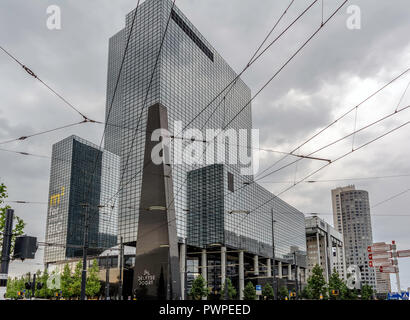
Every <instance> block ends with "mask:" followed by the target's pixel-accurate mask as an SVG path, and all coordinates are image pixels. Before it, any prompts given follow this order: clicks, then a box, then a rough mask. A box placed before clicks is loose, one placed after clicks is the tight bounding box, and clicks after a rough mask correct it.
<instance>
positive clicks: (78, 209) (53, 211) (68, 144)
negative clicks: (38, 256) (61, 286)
mask: <svg viewBox="0 0 410 320" xmlns="http://www.w3.org/2000/svg"><path fill="white" fill-rule="evenodd" d="M119 164H120V163H119V157H118V156H117V155H115V154H113V153H111V152H107V151H103V150H100V149H99V148H98V147H97V146H96V145H94V144H92V143H90V142H88V141H86V140H84V139H81V138H79V137H77V136H70V137H68V138H66V139H64V140H61V141H59V142H57V143H56V144H54V145H53V149H52V160H51V170H50V187H49V203H48V213H47V227H46V243H48V244H49V245H50V246H46V248H45V254H44V262H45V263H46V264H48V263H53V262H58V261H62V260H66V259H70V258H76V257H80V256H81V255H82V252H83V249H82V245H83V240H84V217H85V210H86V208H87V210H88V214H89V222H90V223H89V246H90V250H89V254H90V255H93V254H94V255H95V254H97V253H98V252H101V251H102V250H104V248H109V247H112V246H114V245H115V244H116V243H117V216H118V212H117V210H118V208H117V207H115V206H114V207H109V206H106V207H103V206H102V204H104V203H106V202H107V201H108V200H109V199H110V198H111V197H113V196H114V194H115V192H117V190H118V179H119V177H118V172H119Z"/></svg>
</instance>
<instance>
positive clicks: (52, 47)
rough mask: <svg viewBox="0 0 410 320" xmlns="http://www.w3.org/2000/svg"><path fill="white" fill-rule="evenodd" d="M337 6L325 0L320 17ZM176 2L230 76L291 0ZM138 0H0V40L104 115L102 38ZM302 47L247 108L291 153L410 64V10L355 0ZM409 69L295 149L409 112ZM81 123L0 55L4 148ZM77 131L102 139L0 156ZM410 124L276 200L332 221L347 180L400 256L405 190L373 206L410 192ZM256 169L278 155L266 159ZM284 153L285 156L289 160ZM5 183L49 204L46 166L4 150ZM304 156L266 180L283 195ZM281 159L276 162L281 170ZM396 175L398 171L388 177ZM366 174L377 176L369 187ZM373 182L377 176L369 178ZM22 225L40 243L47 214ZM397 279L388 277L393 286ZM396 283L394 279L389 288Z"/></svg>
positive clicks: (30, 209)
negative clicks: (52, 18) (56, 20)
mask: <svg viewBox="0 0 410 320" xmlns="http://www.w3.org/2000/svg"><path fill="white" fill-rule="evenodd" d="M308 3H309V2H308V1H303V0H295V2H294V5H293V6H292V7H291V9H290V10H289V12H288V13H287V15H286V16H285V17H284V19H283V21H282V22H281V24H279V26H278V28H277V30H276V31H275V33H274V35H273V36H272V38H271V39H273V37H275V35H277V34H278V33H279V32H280V31H281V30H283V29H284V28H285V27H286V26H287V25H288V24H289V23H290V22H291V21H292V20H293V19H294V18H295V17H296V16H297V15H298V13H299V12H301V10H303V9H304V8H305V7H306V6H307V4H308ZM340 3H342V1H335V0H325V1H324V16H325V19H326V18H327V17H328V16H329V15H330V14H331V12H332V11H333V10H335V9H336V8H337V7H338V5H339V4H340ZM54 4H57V5H59V6H60V7H61V13H62V29H61V30H49V29H48V28H47V26H46V20H47V17H48V16H47V12H46V10H47V7H48V6H49V5H54ZM176 4H177V6H179V8H180V9H181V10H182V11H183V12H184V13H185V14H186V15H187V16H188V18H189V19H190V20H191V21H192V22H193V23H194V24H195V25H196V26H197V27H198V29H199V30H200V31H201V33H202V34H203V35H204V36H205V37H206V38H207V39H208V40H209V42H210V43H212V44H213V46H214V47H215V48H216V49H217V50H218V51H219V52H220V54H221V55H222V56H223V57H224V58H225V59H226V60H227V61H228V62H229V63H230V64H231V66H232V67H233V68H234V69H235V70H236V71H238V72H239V71H240V70H241V69H242V68H243V67H244V65H245V64H246V63H247V61H248V60H249V58H250V57H251V56H252V53H253V52H254V50H255V49H256V48H257V47H258V45H259V44H260V42H261V41H262V40H263V38H264V37H265V35H266V34H267V32H268V31H269V30H270V28H271V27H272V26H273V24H274V23H275V22H276V20H277V19H278V18H279V17H280V15H281V14H282V12H283V10H284V9H285V8H286V7H287V5H288V4H289V1H288V0H278V1H271V0H258V1H251V0H224V1H219V0H177V1H176ZM135 5H136V1H135V0H117V1H110V0H86V1H79V0H58V1H57V0H53V1H45V0H31V1H26V0H2V1H1V3H0V45H1V46H3V47H4V48H6V49H7V50H9V51H10V52H11V53H13V54H14V55H15V56H17V57H18V58H19V59H20V60H21V61H22V62H23V63H24V64H26V65H27V66H29V67H30V68H31V69H32V70H33V71H34V72H35V73H37V74H38V76H39V77H40V78H42V79H43V80H45V81H47V82H48V83H49V84H52V86H53V87H54V88H55V89H56V90H57V91H59V92H60V93H61V94H62V95H63V96H64V97H66V98H67V99H68V100H69V101H70V102H72V103H73V104H74V105H76V106H78V107H79V109H81V111H82V112H84V113H85V114H87V115H88V116H89V117H91V118H93V119H96V120H103V119H104V108H105V90H106V76H107V75H106V73H107V54H108V52H107V49H108V38H109V37H110V36H112V35H113V34H114V33H116V32H117V31H118V30H120V29H121V28H122V27H123V26H124V17H125V14H126V13H127V12H129V11H130V10H132V9H133V7H134V6H135ZM348 5H356V6H359V8H360V9H361V28H360V29H355V30H351V29H349V28H348V27H347V24H346V23H347V20H348V19H349V16H350V15H349V14H348V12H347V8H348ZM348 5H346V6H345V7H344V8H343V9H342V10H341V11H340V12H339V13H338V14H337V15H336V16H335V17H334V19H332V20H331V21H330V22H329V24H328V25H326V26H325V27H324V28H323V29H322V30H321V31H320V33H319V34H318V36H317V37H316V38H314V39H313V40H312V41H311V42H310V43H309V44H308V46H307V47H306V48H305V49H304V50H303V51H302V52H301V53H300V54H299V55H298V56H297V57H296V58H295V59H294V60H292V62H291V63H290V64H289V65H288V66H287V67H286V68H285V69H284V70H283V71H282V72H281V73H280V74H279V75H278V77H277V78H276V79H275V80H274V81H272V83H271V84H270V86H269V87H268V88H266V89H265V90H264V91H263V93H262V94H261V95H260V96H258V97H257V99H256V100H255V102H254V103H253V106H252V108H253V123H254V127H255V128H258V129H260V138H261V141H260V143H261V146H262V147H264V148H272V149H275V150H282V151H291V150H293V149H294V148H295V147H297V146H298V145H299V144H301V143H302V142H303V141H305V140H306V139H307V138H308V137H309V136H311V135H312V134H314V133H315V132H317V131H318V130H320V129H321V128H323V127H324V126H326V125H327V124H329V123H330V122H331V121H332V120H333V119H335V118H336V117H338V116H339V115H341V114H343V113H344V112H345V111H347V110H349V109H350V108H352V107H354V106H355V105H357V104H358V103H359V102H361V101H362V100H363V99H365V98H366V97H367V96H369V95H370V94H371V93H373V92H374V91H376V90H377V89H378V88H379V87H381V86H383V85H384V84H385V83H387V82H389V81H390V80H391V79H393V78H394V77H396V76H397V75H399V74H400V73H402V72H403V71H404V70H406V69H407V68H409V66H410V38H409V30H410V17H409V15H410V12H409V4H408V1H406V0H393V1H381V0H360V1H359V0H355V1H353V0H350V1H349V2H348ZM321 12H322V10H321V5H320V1H319V2H318V4H316V5H315V6H314V7H313V9H312V10H311V11H310V12H309V13H308V14H307V15H306V16H305V17H303V19H301V20H300V21H299V22H298V23H297V24H296V25H295V26H294V27H293V28H292V29H291V30H289V32H288V33H286V35H285V36H284V37H282V38H281V39H280V41H278V42H277V43H276V44H275V45H274V46H273V47H272V48H271V49H270V50H269V51H268V52H267V53H266V55H264V56H263V58H261V59H260V60H259V61H258V62H257V63H256V64H255V65H254V66H253V67H252V68H250V69H249V70H248V71H247V73H246V74H245V75H244V77H243V78H244V80H245V82H246V83H247V84H248V85H249V86H250V88H251V89H252V92H253V93H255V92H257V90H258V89H259V88H260V87H261V86H262V85H263V84H264V83H265V82H266V81H267V80H268V79H269V78H270V77H271V76H272V75H273V74H274V73H275V72H276V71H277V70H278V69H279V68H280V67H281V65H283V63H284V62H286V60H287V59H288V58H289V57H290V56H291V55H292V54H293V53H294V52H295V51H296V50H297V49H298V48H299V46H300V45H301V44H302V43H303V42H304V41H305V40H306V39H307V38H308V37H309V36H310V35H311V34H312V33H313V32H314V31H315V30H316V29H317V28H318V27H319V25H320V23H321V19H322V18H321V16H322V13H321ZM409 81H410V72H409V74H406V75H405V76H403V77H402V78H400V79H399V80H398V81H396V82H395V83H394V84H393V85H391V86H389V87H388V88H387V89H386V90H384V91H383V92H382V93H380V94H379V95H377V96H375V97H374V98H373V99H371V100H370V101H368V102H367V103H365V104H364V105H362V106H361V107H360V108H359V109H358V112H357V121H356V126H355V113H351V114H349V115H348V116H347V117H345V118H344V119H343V120H342V121H340V122H338V123H337V124H336V125H335V126H334V127H332V128H331V129H330V130H328V131H326V133H325V134H322V135H320V136H319V137H318V138H316V139H314V140H312V141H311V142H309V143H308V144H307V145H305V146H303V147H302V148H301V149H300V150H299V153H301V154H307V153H309V152H312V151H314V150H316V149H318V148H320V147H321V146H323V145H325V144H327V143H329V142H331V141H333V140H335V139H337V138H339V137H342V136H344V135H347V134H349V133H351V132H352V131H353V130H354V128H355V127H356V128H361V127H363V126H365V125H367V124H369V123H371V122H373V121H375V120H377V119H379V118H381V117H383V116H385V115H388V114H390V113H392V112H394V110H395V109H396V108H397V107H398V103H399V101H400V100H402V101H401V104H400V107H403V106H407V105H409V104H410V90H409V92H407V94H406V95H405V96H404V98H403V99H400V98H401V96H402V95H403V92H404V90H405V88H406V86H407V85H408V83H409ZM79 120H80V119H79V117H78V115H76V114H75V113H74V112H73V111H72V110H70V109H68V108H67V107H66V106H65V105H64V104H63V103H62V102H61V101H60V100H58V99H57V98H56V97H55V96H53V95H52V94H50V92H49V91H47V90H46V89H45V88H44V87H42V86H41V85H40V84H39V83H38V82H36V81H35V80H34V79H33V78H30V77H29V76H28V74H27V73H25V72H24V71H23V70H22V69H21V68H20V67H19V66H18V65H17V64H16V63H15V62H14V61H12V60H11V59H10V58H9V57H8V56H6V55H5V54H3V52H0V143H1V142H2V141H5V140H9V139H12V138H17V137H20V136H22V135H27V134H31V133H35V132H38V131H42V130H47V129H51V128H55V127H58V126H62V125H66V124H70V123H75V122H78V121H79ZM408 120H409V112H408V111H403V112H401V113H398V114H397V115H395V116H392V117H390V118H389V119H388V120H386V121H383V122H381V123H378V124H377V125H376V126H373V127H371V128H369V129H367V130H365V131H363V132H361V133H360V134H358V135H356V136H355V140H354V147H356V148H357V147H359V146H360V145H362V144H364V143H366V142H367V141H370V140H372V139H374V138H376V137H378V136H380V135H382V134H383V133H385V132H387V131H389V130H391V129H393V128H395V127H397V126H399V125H401V124H402V123H405V122H406V121H408ZM70 134H77V135H79V136H81V137H83V138H86V139H88V140H90V141H93V142H95V143H99V139H100V137H101V134H102V128H101V127H99V126H98V125H92V124H85V125H81V126H78V127H74V128H70V129H66V130H61V131H58V132H54V133H52V134H49V135H42V136H38V137H33V138H31V139H28V140H26V141H21V142H14V143H10V144H2V145H0V148H3V149H9V150H17V151H24V152H31V153H34V154H39V155H47V156H50V154H51V146H52V144H53V143H55V142H57V141H59V140H61V139H63V138H65V137H67V136H68V135H70ZM409 139H410V130H409V127H408V126H406V127H403V128H402V129H400V130H398V131H396V132H394V133H392V134H390V135H388V136H386V137H384V138H383V139H381V140H378V141H377V142H375V143H373V144H371V145H369V146H367V147H365V148H363V149H361V150H358V151H357V152H354V153H352V154H351V155H349V156H348V157H346V158H344V159H342V160H340V161H338V162H336V163H335V164H332V165H331V166H329V167H327V168H326V169H324V170H322V171H320V172H319V173H317V174H316V175H314V176H313V177H312V178H310V179H315V180H335V179H355V180H345V181H327V182H326V181H322V182H317V183H314V184H308V183H300V184H299V185H297V186H296V187H294V188H292V189H291V190H289V191H288V192H286V193H284V194H283V196H282V197H283V198H284V200H286V201H288V202H289V203H290V204H292V205H293V206H295V207H296V208H298V209H299V210H301V211H303V212H305V213H311V212H316V213H321V214H323V218H324V219H325V220H327V221H328V222H332V216H331V215H330V214H331V212H332V207H331V198H330V190H331V189H332V188H335V187H338V186H344V185H347V184H355V185H356V188H358V189H364V190H367V191H369V193H370V201H371V205H372V206H375V207H374V208H373V209H372V212H371V213H372V215H373V218H372V222H373V238H374V241H375V242H379V241H391V240H396V241H397V243H398V247H399V249H410V232H409V231H410V228H409V226H410V212H409V211H408V204H409V199H410V192H409V193H404V194H403V195H401V196H399V197H397V198H394V199H393V200H391V201H387V202H385V203H383V204H380V205H377V204H378V203H379V202H381V201H383V200H385V199H388V198H390V197H392V196H394V195H396V194H399V193H400V192H403V191H405V190H408V189H409V188H410V177H409V176H410V162H409V160H408V159H409V158H410V148H409V142H408V141H409ZM352 144H353V142H352V139H346V140H344V141H342V142H340V143H338V144H337V145H335V146H333V147H332V148H329V149H326V150H323V151H321V152H319V153H317V154H316V155H317V156H320V157H324V158H328V159H336V158H337V157H338V156H340V155H342V154H344V153H346V152H349V151H350V150H352ZM260 158H261V168H262V169H264V168H267V167H269V166H270V165H272V164H273V163H274V162H275V161H277V160H279V158H280V156H279V155H277V154H274V153H270V152H261V153H260ZM290 160H291V159H285V160H283V162H282V163H283V164H285V163H287V162H289V161H290ZM0 163H1V166H0V181H1V182H3V183H5V184H6V185H7V186H8V191H9V199H10V200H26V201H39V202H47V197H48V183H49V167H50V160H49V159H46V158H35V157H27V156H22V155H17V154H14V153H10V152H6V151H0ZM322 165H323V163H321V162H316V161H308V160H303V161H300V162H299V163H298V165H293V166H290V167H289V168H288V169H286V170H281V171H280V172H278V173H275V174H272V175H270V176H269V177H266V178H265V179H263V180H261V181H260V182H261V184H262V185H263V186H265V187H266V188H268V189H269V190H271V191H272V192H275V193H277V192H281V191H282V190H284V189H286V188H287V187H289V186H290V185H292V184H293V183H294V182H295V181H298V180H300V179H302V178H303V177H305V176H306V175H308V174H309V173H310V172H313V171H314V170H315V169H317V168H319V167H320V166H322ZM278 167H279V164H278V165H277V166H276V167H275V168H278ZM391 176H400V177H391ZM374 177H380V178H378V179H373V178H374ZM364 178H372V179H364ZM14 208H15V210H16V214H17V215H19V216H20V217H22V218H23V219H24V220H25V221H26V222H27V228H26V232H27V234H30V235H34V236H37V237H38V239H39V240H40V241H43V240H44V235H45V222H46V210H47V209H46V206H44V205H41V204H37V205H34V204H31V205H15V206H14ZM42 253H43V249H42V248H40V249H39V251H38V255H37V259H36V260H34V261H25V262H24V263H23V264H22V263H17V262H14V263H13V264H12V265H11V270H10V272H11V274H13V275H17V274H21V273H22V272H23V271H27V269H30V270H32V271H35V270H36V269H38V268H41V266H42V263H41V262H42ZM400 271H401V273H400V275H401V282H402V287H404V288H407V287H410V259H407V260H406V259H403V260H402V261H400ZM392 280H394V279H392ZM394 283H395V282H394V281H392V284H393V286H394Z"/></svg>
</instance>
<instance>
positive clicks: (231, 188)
mask: <svg viewBox="0 0 410 320" xmlns="http://www.w3.org/2000/svg"><path fill="white" fill-rule="evenodd" d="M228 190H229V191H232V192H234V183H233V174H232V173H230V172H228Z"/></svg>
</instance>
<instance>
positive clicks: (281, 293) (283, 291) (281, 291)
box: [278, 287, 289, 300]
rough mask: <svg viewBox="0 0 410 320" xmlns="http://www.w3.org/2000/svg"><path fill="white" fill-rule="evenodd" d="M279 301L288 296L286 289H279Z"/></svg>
mask: <svg viewBox="0 0 410 320" xmlns="http://www.w3.org/2000/svg"><path fill="white" fill-rule="evenodd" d="M278 294H279V299H280V300H285V298H286V297H287V296H288V294H289V293H288V289H287V288H286V287H281V288H280V289H279V293H278Z"/></svg>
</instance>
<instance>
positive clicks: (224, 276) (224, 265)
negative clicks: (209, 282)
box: [221, 247, 226, 286]
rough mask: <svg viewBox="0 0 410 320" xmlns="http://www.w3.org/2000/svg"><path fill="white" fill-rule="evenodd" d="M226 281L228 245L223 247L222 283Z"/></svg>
mask: <svg viewBox="0 0 410 320" xmlns="http://www.w3.org/2000/svg"><path fill="white" fill-rule="evenodd" d="M225 281H226V247H221V285H222V286H224V284H225Z"/></svg>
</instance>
